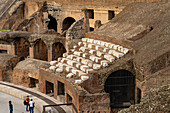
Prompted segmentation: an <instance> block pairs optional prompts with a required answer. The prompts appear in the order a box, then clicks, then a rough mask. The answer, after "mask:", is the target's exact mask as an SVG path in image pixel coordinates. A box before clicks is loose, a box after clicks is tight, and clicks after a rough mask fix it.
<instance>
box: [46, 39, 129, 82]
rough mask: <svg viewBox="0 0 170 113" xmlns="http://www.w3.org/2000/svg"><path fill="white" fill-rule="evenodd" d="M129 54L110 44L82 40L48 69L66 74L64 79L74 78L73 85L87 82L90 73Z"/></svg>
mask: <svg viewBox="0 0 170 113" xmlns="http://www.w3.org/2000/svg"><path fill="white" fill-rule="evenodd" d="M128 52H129V49H128V48H125V47H123V46H121V45H116V44H113V43H110V42H105V41H100V40H95V39H90V38H82V41H81V42H78V45H77V46H74V47H73V49H71V50H70V52H68V53H64V54H63V57H60V58H58V61H51V62H50V67H49V69H50V70H52V71H55V72H57V73H62V72H67V73H68V74H67V75H66V78H74V79H75V81H74V83H75V84H81V83H82V82H83V81H85V80H88V79H89V76H90V74H91V73H94V72H96V71H97V70H99V69H101V68H106V67H108V66H109V65H110V64H111V63H114V61H115V60H118V59H120V58H121V57H123V56H124V55H125V54H127V53H128Z"/></svg>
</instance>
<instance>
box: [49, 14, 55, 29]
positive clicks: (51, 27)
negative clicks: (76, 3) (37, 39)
mask: <svg viewBox="0 0 170 113" xmlns="http://www.w3.org/2000/svg"><path fill="white" fill-rule="evenodd" d="M48 18H49V19H50V21H49V23H48V29H54V30H55V31H56V32H57V20H56V19H55V18H54V17H53V16H51V15H48Z"/></svg>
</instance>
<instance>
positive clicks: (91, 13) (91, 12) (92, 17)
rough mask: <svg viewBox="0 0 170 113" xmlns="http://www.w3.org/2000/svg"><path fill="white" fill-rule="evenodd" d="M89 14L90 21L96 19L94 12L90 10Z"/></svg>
mask: <svg viewBox="0 0 170 113" xmlns="http://www.w3.org/2000/svg"><path fill="white" fill-rule="evenodd" d="M88 13H89V19H94V10H93V9H88Z"/></svg>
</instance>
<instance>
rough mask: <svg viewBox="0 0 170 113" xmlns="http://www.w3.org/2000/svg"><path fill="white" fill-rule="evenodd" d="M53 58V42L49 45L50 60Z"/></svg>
mask: <svg viewBox="0 0 170 113" xmlns="http://www.w3.org/2000/svg"><path fill="white" fill-rule="evenodd" d="M52 60H53V47H52V44H50V45H49V47H48V62H50V61H52Z"/></svg>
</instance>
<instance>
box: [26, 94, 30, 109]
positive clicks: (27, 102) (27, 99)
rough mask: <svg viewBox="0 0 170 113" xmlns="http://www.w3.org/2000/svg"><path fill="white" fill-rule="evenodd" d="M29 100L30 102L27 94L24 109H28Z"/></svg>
mask: <svg viewBox="0 0 170 113" xmlns="http://www.w3.org/2000/svg"><path fill="white" fill-rule="evenodd" d="M29 102H30V98H29V96H27V98H26V111H29V110H28V108H29Z"/></svg>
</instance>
